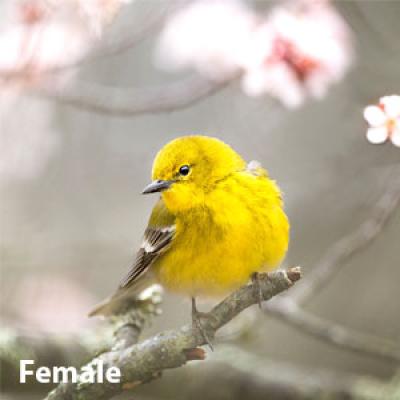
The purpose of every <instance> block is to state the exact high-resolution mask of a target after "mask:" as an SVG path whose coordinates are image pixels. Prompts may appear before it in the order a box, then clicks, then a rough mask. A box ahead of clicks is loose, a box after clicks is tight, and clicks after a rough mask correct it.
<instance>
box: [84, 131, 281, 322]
mask: <svg viewBox="0 0 400 400" xmlns="http://www.w3.org/2000/svg"><path fill="white" fill-rule="evenodd" d="M152 179H153V182H152V183H150V185H148V186H147V187H146V188H145V189H144V191H143V193H144V194H147V193H155V192H161V196H160V199H159V200H158V202H157V203H156V205H155V206H154V209H153V212H152V214H151V217H150V221H149V223H148V226H147V228H146V231H145V233H144V238H143V243H142V246H141V247H140V249H139V251H138V253H137V257H136V260H135V262H134V264H133V266H132V268H131V270H130V272H129V273H128V275H127V276H126V277H125V279H124V280H123V281H122V283H121V284H120V287H119V288H118V290H117V292H116V293H115V294H114V295H113V296H112V297H111V298H110V299H109V300H107V301H106V302H105V303H103V304H101V305H100V306H98V307H97V308H96V309H95V310H93V311H92V313H91V315H110V314H113V313H118V312H119V310H120V309H121V307H122V303H123V302H124V299H125V298H126V297H127V296H128V297H129V296H134V295H137V294H138V293H139V292H140V291H141V290H142V289H144V288H145V287H146V286H148V285H149V284H150V283H154V282H158V283H161V284H162V285H163V286H164V287H166V288H167V289H169V290H171V291H174V292H179V293H183V294H186V295H189V296H191V297H192V299H193V300H192V301H193V302H192V305H193V308H192V312H193V313H196V312H197V311H196V309H195V302H194V298H195V297H196V296H214V295H222V294H226V293H228V292H230V291H232V290H234V289H235V288H237V287H239V286H241V285H243V284H245V283H246V282H247V281H248V280H249V278H250V276H252V275H253V274H255V273H257V272H258V271H269V270H271V269H273V268H275V267H276V266H277V265H279V263H280V261H281V260H282V258H283V257H284V256H285V253H286V250H287V247H288V241H289V223H288V219H287V217H286V215H285V213H284V211H283V204H282V198H281V193H280V191H279V188H278V186H277V185H276V183H275V182H274V181H273V180H271V179H270V178H269V177H268V174H267V172H266V171H265V170H264V169H263V168H262V167H261V166H260V165H259V164H258V163H257V162H255V161H252V162H250V163H249V164H248V165H246V163H245V161H244V160H243V159H242V158H241V157H240V156H239V155H238V154H237V153H236V152H235V151H234V150H233V149H232V148H231V147H229V146H228V145H227V144H225V143H223V142H222V141H220V140H218V139H215V138H211V137H206V136H186V137H181V138H178V139H175V140H173V141H172V142H170V143H168V144H167V145H166V146H164V147H163V148H162V149H161V151H160V152H159V153H158V154H157V156H156V158H155V161H154V164H153V173H152Z"/></svg>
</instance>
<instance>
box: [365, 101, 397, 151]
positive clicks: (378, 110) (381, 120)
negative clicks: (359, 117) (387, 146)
mask: <svg viewBox="0 0 400 400" xmlns="http://www.w3.org/2000/svg"><path fill="white" fill-rule="evenodd" d="M364 118H365V120H366V121H367V122H368V124H369V128H368V129H367V139H368V141H369V142H370V143H373V144H381V143H385V142H386V141H387V140H390V141H391V142H392V143H393V144H394V145H395V146H397V147H400V96H397V95H392V96H384V97H381V99H380V100H379V104H378V105H370V106H367V107H366V108H365V109H364Z"/></svg>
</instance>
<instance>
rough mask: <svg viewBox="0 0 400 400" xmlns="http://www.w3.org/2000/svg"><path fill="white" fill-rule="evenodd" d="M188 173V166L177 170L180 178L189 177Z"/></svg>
mask: <svg viewBox="0 0 400 400" xmlns="http://www.w3.org/2000/svg"><path fill="white" fill-rule="evenodd" d="M189 172H190V167H189V165H182V167H180V168H179V174H180V175H182V176H186V175H189Z"/></svg>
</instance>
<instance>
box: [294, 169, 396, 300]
mask: <svg viewBox="0 0 400 400" xmlns="http://www.w3.org/2000/svg"><path fill="white" fill-rule="evenodd" d="M399 172H400V171H399V168H398V167H394V168H393V170H392V171H391V173H390V174H389V179H388V183H387V189H386V191H385V192H384V194H383V195H382V196H381V198H380V199H379V200H378V202H377V203H376V205H375V206H374V209H373V210H372V211H371V213H370V216H369V217H368V219H366V220H365V221H364V222H362V224H361V225H360V226H359V227H358V228H357V229H356V230H355V231H354V232H352V233H350V234H349V235H346V236H343V237H342V238H341V239H339V241H337V242H336V243H335V244H333V245H332V246H331V247H330V248H329V249H328V251H327V252H326V253H325V254H324V256H323V257H322V258H321V260H320V261H319V262H317V265H316V267H314V268H313V269H312V270H311V271H310V272H309V273H308V274H307V279H304V280H303V281H302V282H301V284H299V285H298V286H297V287H296V288H294V290H291V293H290V295H288V297H289V298H290V299H291V300H292V301H294V302H296V303H297V304H304V303H306V302H307V301H308V300H309V299H310V298H311V297H312V296H314V295H315V294H316V293H317V292H318V291H319V290H321V289H322V288H323V287H324V286H325V285H326V284H327V283H328V282H330V281H331V280H332V277H333V275H334V274H336V273H337V272H338V271H339V270H340V268H342V267H343V266H344V264H345V262H346V261H348V260H349V259H350V258H351V257H352V256H353V255H355V254H356V253H357V252H359V251H360V250H362V249H364V248H365V247H366V246H368V245H369V244H370V243H371V242H372V241H373V240H374V239H375V238H376V237H377V236H378V235H379V234H380V233H381V232H382V230H383V228H384V227H385V225H386V223H387V222H388V221H389V220H390V217H391V216H392V215H393V214H394V212H395V211H396V209H397V207H398V205H399V204H400V179H399V178H400V175H399Z"/></svg>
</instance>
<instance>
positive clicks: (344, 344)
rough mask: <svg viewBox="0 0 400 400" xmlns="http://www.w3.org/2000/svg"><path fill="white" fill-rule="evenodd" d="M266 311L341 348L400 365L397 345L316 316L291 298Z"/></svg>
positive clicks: (399, 350) (276, 302) (270, 305)
mask: <svg viewBox="0 0 400 400" xmlns="http://www.w3.org/2000/svg"><path fill="white" fill-rule="evenodd" d="M264 309H265V310H266V311H267V312H268V314H272V315H273V316H275V317H278V318H279V319H280V320H282V321H284V322H286V323H288V324H289V325H291V326H292V327H294V328H297V329H298V330H300V331H302V332H304V333H307V334H309V335H311V336H313V337H315V338H317V339H319V340H322V341H324V342H327V343H329V344H331V345H334V346H336V347H339V348H341V349H344V350H350V351H352V352H354V353H358V354H364V355H369V356H372V357H375V358H380V359H382V360H384V361H386V362H388V361H389V362H392V363H393V362H394V363H395V364H398V363H399V362H400V347H399V346H398V345H397V344H396V343H394V342H392V341H390V340H387V339H383V338H380V337H377V336H373V335H368V334H364V333H361V332H357V331H354V330H352V329H349V328H346V327H344V326H342V325H340V324H337V323H334V322H331V321H327V320H326V319H323V318H320V317H317V316H316V315H312V314H310V313H308V312H306V311H304V310H302V309H301V308H300V307H299V306H298V304H297V303H295V302H293V301H291V300H290V299H284V300H283V299H279V300H278V301H275V302H270V303H269V304H267V305H266V306H265V308H264Z"/></svg>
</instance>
